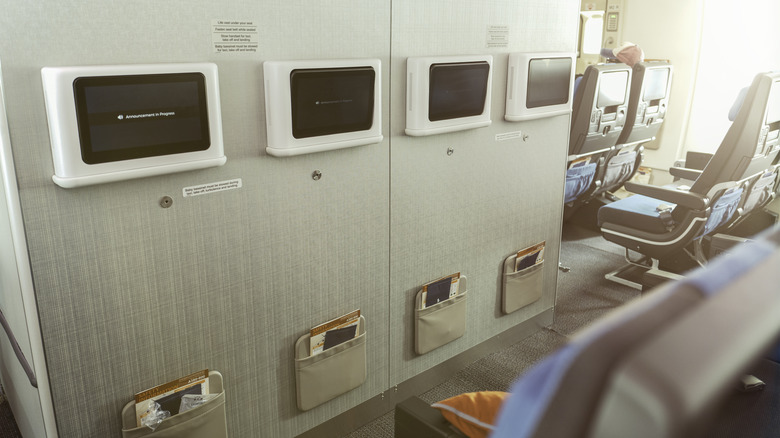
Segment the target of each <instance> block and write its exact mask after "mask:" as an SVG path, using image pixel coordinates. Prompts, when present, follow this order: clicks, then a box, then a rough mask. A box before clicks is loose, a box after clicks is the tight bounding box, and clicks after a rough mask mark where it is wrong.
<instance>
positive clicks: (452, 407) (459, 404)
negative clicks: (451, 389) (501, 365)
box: [431, 391, 509, 438]
mask: <svg viewBox="0 0 780 438" xmlns="http://www.w3.org/2000/svg"><path fill="white" fill-rule="evenodd" d="M508 396H509V393H508V392H502V391H482V392H468V393H465V394H461V395H456V396H455V397H450V398H448V399H446V400H442V401H440V402H438V403H434V404H432V405H431V407H434V408H436V409H438V410H440V411H441V413H442V415H443V416H444V418H446V419H447V421H449V422H450V423H452V425H453V426H455V427H457V428H458V430H460V431H461V432H463V433H464V434H466V435H467V436H468V437H469V438H486V437H487V436H488V435H489V434H490V432H492V431H493V423H494V422H495V420H496V417H497V416H498V412H499V410H500V409H501V404H502V403H503V402H504V399H506V398H507V397H508Z"/></svg>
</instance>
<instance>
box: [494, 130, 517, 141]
mask: <svg viewBox="0 0 780 438" xmlns="http://www.w3.org/2000/svg"><path fill="white" fill-rule="evenodd" d="M515 138H523V131H513V132H505V133H503V134H496V141H504V140H512V139H515Z"/></svg>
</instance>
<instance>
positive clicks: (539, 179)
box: [390, 0, 577, 384]
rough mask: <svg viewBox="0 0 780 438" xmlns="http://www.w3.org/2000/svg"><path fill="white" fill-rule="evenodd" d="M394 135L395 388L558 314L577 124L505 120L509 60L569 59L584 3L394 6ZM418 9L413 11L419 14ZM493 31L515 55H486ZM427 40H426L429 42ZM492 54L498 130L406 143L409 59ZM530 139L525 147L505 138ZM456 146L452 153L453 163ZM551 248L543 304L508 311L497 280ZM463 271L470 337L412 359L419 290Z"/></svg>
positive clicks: (499, 51) (409, 2) (400, 0)
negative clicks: (528, 54)
mask: <svg viewBox="0 0 780 438" xmlns="http://www.w3.org/2000/svg"><path fill="white" fill-rule="evenodd" d="M393 11H394V14H393V41H392V49H393V58H392V66H391V67H392V71H391V74H392V75H393V78H394V80H393V81H392V84H391V96H392V99H393V107H392V111H393V112H392V115H391V129H392V133H393V137H392V141H391V153H390V155H391V206H392V209H391V221H390V223H391V234H390V235H391V245H390V247H391V268H390V273H391V290H390V300H391V304H390V314H391V315H390V320H391V325H392V326H393V327H399V328H401V329H395V330H392V331H391V332H390V337H391V342H390V348H391V350H392V351H396V352H402V354H398V355H396V356H392V357H391V363H390V381H391V383H393V384H397V383H400V382H402V381H404V380H406V379H409V378H411V377H413V376H415V375H417V374H419V373H420V372H422V371H425V370H427V369H429V368H431V367H433V366H435V365H436V364H438V363H440V362H442V361H443V360H446V359H449V358H450V357H452V356H454V355H456V354H458V353H460V352H462V351H464V350H466V349H468V348H470V347H473V346H474V345H476V344H478V343H480V342H482V341H485V340H486V339H489V338H490V337H492V336H494V335H496V334H499V333H501V332H502V331H504V330H506V329H508V328H509V327H512V326H514V325H516V324H518V323H520V322H522V321H524V320H526V319H528V318H530V317H532V316H534V315H536V314H538V313H541V312H543V311H544V310H546V309H549V308H550V307H552V306H553V304H554V300H555V280H556V278H557V275H556V274H557V271H556V265H557V261H558V248H559V244H560V218H561V208H562V203H563V199H562V195H563V174H564V166H565V164H564V163H565V156H566V153H567V148H568V143H567V142H568V122H569V121H568V117H567V116H560V117H555V118H550V119H542V120H536V121H530V122H524V123H507V122H504V121H503V114H504V104H505V94H506V69H507V54H508V53H509V52H512V51H572V50H574V44H573V43H574V42H575V41H576V27H577V21H576V20H577V12H576V11H577V5H576V4H574V2H570V1H557V2H543V1H522V2H516V1H510V0H493V1H487V2H485V1H463V2H458V5H457V7H455V6H453V4H452V3H451V2H448V1H444V0H438V1H427V2H425V3H424V4H420V3H419V2H414V1H413V0H395V1H393ZM410 11H414V13H410ZM489 26H506V27H507V28H508V36H509V42H508V44H507V47H499V48H487V34H488V28H489ZM423 41H424V43H423ZM468 54H492V55H493V82H492V87H493V90H492V106H491V119H492V121H493V122H492V124H491V125H490V126H489V127H485V128H477V129H472V130H468V131H460V132H455V133H447V134H440V135H433V136H428V137H408V136H406V135H404V127H405V123H406V119H405V107H404V105H401V104H400V102H405V100H406V81H405V80H400V78H405V76H406V58H408V57H411V56H445V55H468ZM515 131H523V132H524V133H527V134H528V135H529V137H528V140H527V141H523V140H521V139H514V140H506V141H497V140H496V135H497V134H503V133H508V132H515ZM450 147H451V148H453V149H454V153H453V154H452V155H451V156H448V155H447V154H446V151H447V149H448V148H450ZM542 240H545V241H546V242H547V249H546V255H545V259H546V260H548V261H549V263H547V264H546V266H545V270H544V276H545V291H544V293H543V296H542V299H541V300H539V301H537V302H536V303H534V304H532V305H530V306H528V307H527V308H524V309H522V310H519V311H517V312H515V313H513V314H511V315H508V316H501V312H500V293H501V292H500V291H501V279H500V271H501V267H502V263H503V260H504V258H505V257H506V256H508V255H509V254H511V253H512V252H513V251H517V250H519V249H521V248H524V247H526V246H528V245H531V244H534V243H537V242H539V241H542ZM458 271H459V272H461V273H462V274H464V275H466V276H467V277H468V288H469V296H468V300H467V305H466V308H467V311H466V320H467V322H466V333H465V335H464V336H463V337H462V338H460V339H457V340H455V341H453V342H451V343H449V344H446V345H444V346H442V347H440V348H438V349H436V350H433V351H431V352H429V353H427V354H425V355H422V356H418V355H416V354H415V353H414V319H413V316H414V296H415V293H416V292H417V291H418V290H419V289H420V286H421V285H422V284H424V283H426V282H428V281H431V280H434V279H436V278H438V277H440V276H443V275H448V274H451V273H454V272H458Z"/></svg>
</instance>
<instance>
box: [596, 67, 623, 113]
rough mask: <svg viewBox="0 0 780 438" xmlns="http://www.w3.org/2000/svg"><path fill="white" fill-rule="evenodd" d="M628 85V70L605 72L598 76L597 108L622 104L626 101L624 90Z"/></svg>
mask: <svg viewBox="0 0 780 438" xmlns="http://www.w3.org/2000/svg"><path fill="white" fill-rule="evenodd" d="M627 87H628V72H627V71H613V72H606V73H604V74H602V75H601V78H599V98H598V102H597V105H598V107H599V108H603V107H607V106H614V105H622V104H624V103H625V102H626V90H627Z"/></svg>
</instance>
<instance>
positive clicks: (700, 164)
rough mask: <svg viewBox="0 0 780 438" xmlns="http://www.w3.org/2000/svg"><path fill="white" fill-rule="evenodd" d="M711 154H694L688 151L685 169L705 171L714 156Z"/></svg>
mask: <svg viewBox="0 0 780 438" xmlns="http://www.w3.org/2000/svg"><path fill="white" fill-rule="evenodd" d="M713 155H714V154H711V153H709V152H692V151H688V153H686V154H685V167H687V168H689V169H704V167H705V166H707V163H709V162H710V160H711V159H712V156H713Z"/></svg>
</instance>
